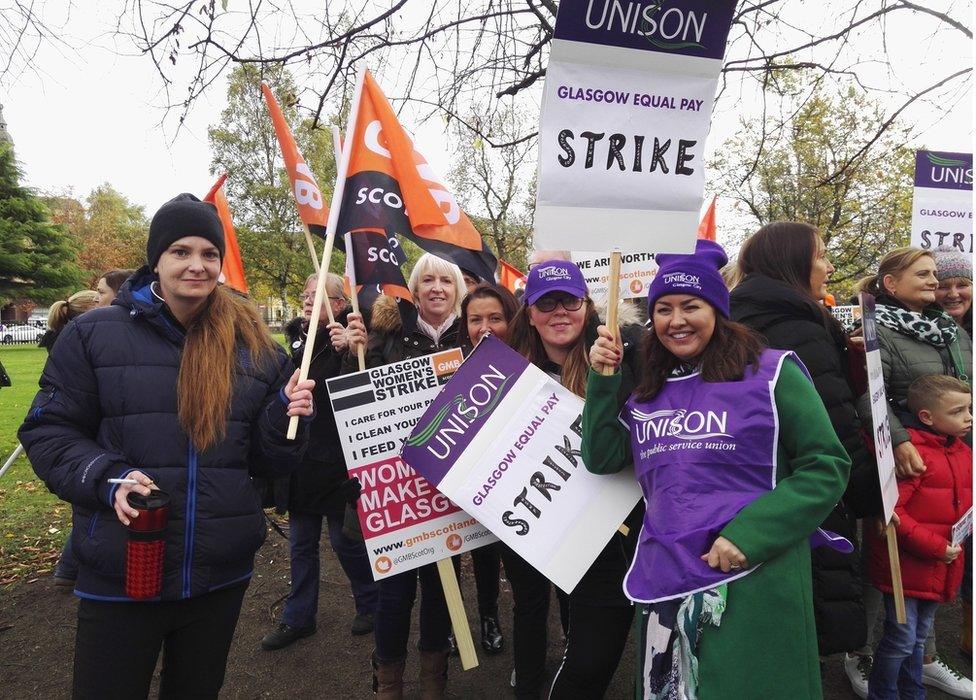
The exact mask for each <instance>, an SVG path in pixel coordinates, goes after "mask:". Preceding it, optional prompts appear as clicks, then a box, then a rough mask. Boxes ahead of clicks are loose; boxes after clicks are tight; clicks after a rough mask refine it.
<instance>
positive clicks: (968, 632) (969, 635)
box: [959, 561, 973, 656]
mask: <svg viewBox="0 0 976 700" xmlns="http://www.w3.org/2000/svg"><path fill="white" fill-rule="evenodd" d="M966 565H967V566H968V565H969V562H968V561H967V562H966ZM962 625H963V627H962V639H960V640H959V646H960V647H962V650H963V651H964V652H966V655H967V656H972V655H973V604H972V603H967V602H966V601H963V603H962Z"/></svg>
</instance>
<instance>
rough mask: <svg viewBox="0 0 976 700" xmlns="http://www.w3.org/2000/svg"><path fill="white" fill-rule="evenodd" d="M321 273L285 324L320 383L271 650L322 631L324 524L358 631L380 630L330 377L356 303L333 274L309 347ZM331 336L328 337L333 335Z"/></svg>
mask: <svg viewBox="0 0 976 700" xmlns="http://www.w3.org/2000/svg"><path fill="white" fill-rule="evenodd" d="M317 281H318V275H317V274H314V273H313V274H311V275H309V276H308V278H307V279H306V280H305V288H304V290H303V291H302V295H301V297H300V299H301V302H302V312H303V313H302V316H301V317H300V318H296V319H295V320H294V321H292V322H291V323H289V324H288V325H287V326H286V327H285V336H286V337H287V339H288V341H289V345H290V346H291V354H292V361H293V362H294V363H295V365H296V366H297V365H300V364H301V360H302V354H303V353H305V352H312V353H313V354H312V362H311V365H310V366H309V377H311V378H312V379H314V380H315V382H316V389H315V392H314V394H315V397H314V398H315V399H316V405H317V406H318V411H317V412H316V415H315V418H314V419H313V420H312V424H311V426H310V428H309V440H308V443H309V446H308V450H307V451H306V452H305V459H303V460H302V463H301V465H300V466H299V467H298V468H297V469H296V470H295V471H294V472H292V474H291V476H290V477H289V478H288V482H287V498H285V499H282V500H284V503H282V504H281V506H283V509H287V511H288V545H289V565H290V568H291V590H290V592H289V594H288V599H287V600H286V601H285V606H284V609H283V610H282V613H281V622H279V623H278V625H277V627H276V628H275V629H274V630H272V631H271V632H269V633H268V634H266V635H265V636H264V638H263V639H262V640H261V648H262V649H264V650H265V651H274V650H277V649H282V648H284V647H287V646H288V645H290V644H292V643H294V642H296V641H298V640H299V639H301V638H303V637H308V636H309V635H312V634H315V631H316V616H317V613H318V602H319V578H320V576H319V572H320V565H319V541H320V539H321V537H322V524H323V521H325V525H326V528H327V530H326V532H327V535H328V538H329V544H330V545H331V546H332V550H333V551H334V552H335V554H336V558H337V559H338V560H339V564H340V565H341V566H342V570H343V572H344V573H345V574H346V578H347V579H348V580H349V584H350V586H351V588H352V596H353V600H354V601H355V607H356V614H355V616H354V617H353V620H352V625H351V630H350V631H351V632H352V634H353V635H355V636H360V635H365V634H369V633H370V632H372V631H373V613H374V612H375V609H376V598H377V586H376V582H375V581H373V575H372V572H371V570H370V564H369V557H368V556H367V554H366V547H365V545H364V543H363V540H362V538H360V539H358V540H356V539H353V538H351V537H349V536H347V535H346V534H345V533H344V532H343V527H342V525H343V521H344V518H345V512H346V503H347V502H348V501H350V500H352V501H355V498H356V497H357V496H358V495H359V485H358V482H356V481H353V480H351V479H350V478H349V474H348V472H347V471H346V460H345V459H344V457H343V454H342V446H341V445H340V444H339V433H338V431H337V429H336V422H335V415H334V414H333V413H332V404H331V403H330V402H329V393H328V389H327V387H326V380H327V379H331V378H333V377H336V376H338V375H339V374H340V373H341V370H342V360H343V355H344V353H345V352H346V351H347V349H348V348H347V344H346V338H345V335H346V334H345V328H344V326H343V325H342V324H343V322H344V321H345V320H346V316H347V315H348V314H349V299H348V297H346V294H345V292H344V291H343V287H342V278H341V277H339V275H335V274H332V273H330V274H329V275H328V276H327V277H326V281H325V293H326V295H327V297H328V298H327V299H325V300H323V301H324V303H323V304H322V305H321V308H320V309H319V318H318V324H319V333H318V334H317V335H316V337H315V349H314V351H312V350H310V349H309V348H308V328H309V324H310V323H311V320H312V310H313V302H314V299H315V285H316V282H317ZM326 304H328V305H329V306H331V310H332V315H333V317H334V318H335V319H336V320H335V322H333V323H332V324H329V317H328V310H327V308H326ZM327 331H328V332H327Z"/></svg>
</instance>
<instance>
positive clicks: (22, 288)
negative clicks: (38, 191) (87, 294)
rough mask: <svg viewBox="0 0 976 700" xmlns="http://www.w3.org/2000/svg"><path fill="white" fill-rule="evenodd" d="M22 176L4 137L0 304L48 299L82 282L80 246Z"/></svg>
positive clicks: (0, 169) (1, 146)
mask: <svg viewBox="0 0 976 700" xmlns="http://www.w3.org/2000/svg"><path fill="white" fill-rule="evenodd" d="M21 177H22V173H21V171H20V169H19V168H18V167H17V163H16V161H15V160H14V153H13V148H12V147H11V146H10V144H9V143H5V142H0V304H5V303H8V302H10V301H13V300H14V299H20V298H28V299H30V300H32V301H34V302H38V303H48V302H51V301H54V300H55V299H58V298H63V297H64V296H66V295H68V294H70V293H72V292H75V291H77V290H78V288H79V287H80V286H81V284H82V282H81V280H82V275H81V270H80V269H79V268H78V265H77V263H76V260H77V251H76V250H75V247H74V245H73V244H72V242H71V240H70V238H69V237H68V236H67V235H66V234H65V233H64V231H63V230H62V229H61V228H60V227H59V226H57V225H56V224H54V223H52V222H51V217H50V213H49V212H48V210H47V207H45V206H44V203H43V202H42V201H41V200H40V199H39V198H38V197H37V196H36V195H35V194H34V193H33V192H32V191H31V190H30V189H28V188H26V187H24V186H22V185H21V184H20V179H21Z"/></svg>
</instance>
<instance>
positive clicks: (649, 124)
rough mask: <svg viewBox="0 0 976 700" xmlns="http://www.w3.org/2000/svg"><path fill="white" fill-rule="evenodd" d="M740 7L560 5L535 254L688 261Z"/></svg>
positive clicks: (547, 96)
mask: <svg viewBox="0 0 976 700" xmlns="http://www.w3.org/2000/svg"><path fill="white" fill-rule="evenodd" d="M734 9H735V0H664V1H663V2H653V3H650V2H649V3H640V2H616V1H615V0H562V2H560V4H559V14H558V16H557V18H556V27H555V31H554V35H553V40H552V49H551V52H550V54H549V66H548V68H547V69H546V83H545V91H544V95H543V99H542V122H541V124H540V128H539V182H538V194H537V201H536V211H535V233H534V242H535V246H536V248H540V249H544V248H550V249H553V250H566V249H569V250H574V251H584V252H586V251H606V250H609V249H611V248H618V249H620V250H621V251H622V252H625V253H636V252H643V251H653V252H667V253H691V252H693V251H694V247H695V238H696V233H697V230H698V218H699V212H700V210H701V204H702V196H703V193H704V186H705V173H704V166H705V164H704V155H705V137H706V136H707V135H708V129H709V122H710V119H711V113H712V102H713V100H714V99H715V88H716V85H717V82H718V76H719V72H720V71H721V69H722V61H723V57H724V55H725V45H726V40H727V38H728V33H729V28H730V26H731V22H732V15H733V11H734Z"/></svg>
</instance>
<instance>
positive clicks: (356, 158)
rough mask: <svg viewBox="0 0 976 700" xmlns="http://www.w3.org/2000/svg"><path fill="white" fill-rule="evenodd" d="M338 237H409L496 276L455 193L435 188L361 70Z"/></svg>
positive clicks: (484, 275)
mask: <svg viewBox="0 0 976 700" xmlns="http://www.w3.org/2000/svg"><path fill="white" fill-rule="evenodd" d="M351 131H352V133H351V134H350V133H349V132H348V131H347V133H346V137H347V138H350V137H351V138H352V142H351V144H350V145H351V148H352V151H351V152H350V155H349V166H348V168H347V170H346V173H345V175H346V184H345V194H344V196H343V202H342V211H341V214H340V216H339V219H340V225H339V227H338V229H337V233H338V234H344V233H346V232H348V231H355V230H361V229H374V230H375V229H379V230H382V231H385V232H387V234H388V235H397V234H398V235H401V236H405V237H407V238H409V239H410V240H411V241H413V242H414V243H416V244H417V245H419V246H420V247H421V248H423V249H424V250H426V251H427V252H430V253H433V254H435V255H438V256H440V257H442V258H444V259H446V260H450V261H451V262H453V263H454V264H456V265H458V266H459V267H462V268H464V269H466V270H469V271H470V272H473V273H474V274H476V275H477V276H478V277H480V278H481V279H483V280H493V279H494V278H495V266H496V260H495V256H494V255H493V254H492V252H491V251H490V250H489V249H488V248H487V247H486V246H485V243H484V241H483V240H482V238H481V234H479V233H478V230H477V229H476V228H475V227H474V225H473V224H472V223H471V221H470V220H469V219H468V217H467V216H466V215H465V213H464V212H463V211H461V208H460V206H458V203H457V200H456V199H455V198H454V195H453V194H451V192H450V191H448V189H447V188H446V187H445V186H444V185H443V184H442V183H441V181H440V178H438V177H437V175H436V174H435V173H434V171H433V169H432V168H431V167H430V165H428V163H427V161H426V160H425V159H424V157H423V156H422V155H421V154H420V153H419V152H418V151H417V150H416V149H415V148H414V146H413V140H412V139H411V138H410V135H409V134H408V133H407V132H406V130H405V129H404V128H403V126H401V124H400V122H399V120H398V119H397V117H396V114H395V113H394V112H393V108H392V107H391V106H390V103H389V102H388V101H387V99H386V97H385V96H384V95H383V92H382V91H381V90H380V88H379V86H378V85H377V84H376V81H375V80H374V79H373V76H371V75H370V74H369V72H368V71H367V72H366V73H365V77H364V81H363V85H362V90H361V95H360V99H359V107H358V111H357V118H356V123H355V124H353V125H351Z"/></svg>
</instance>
